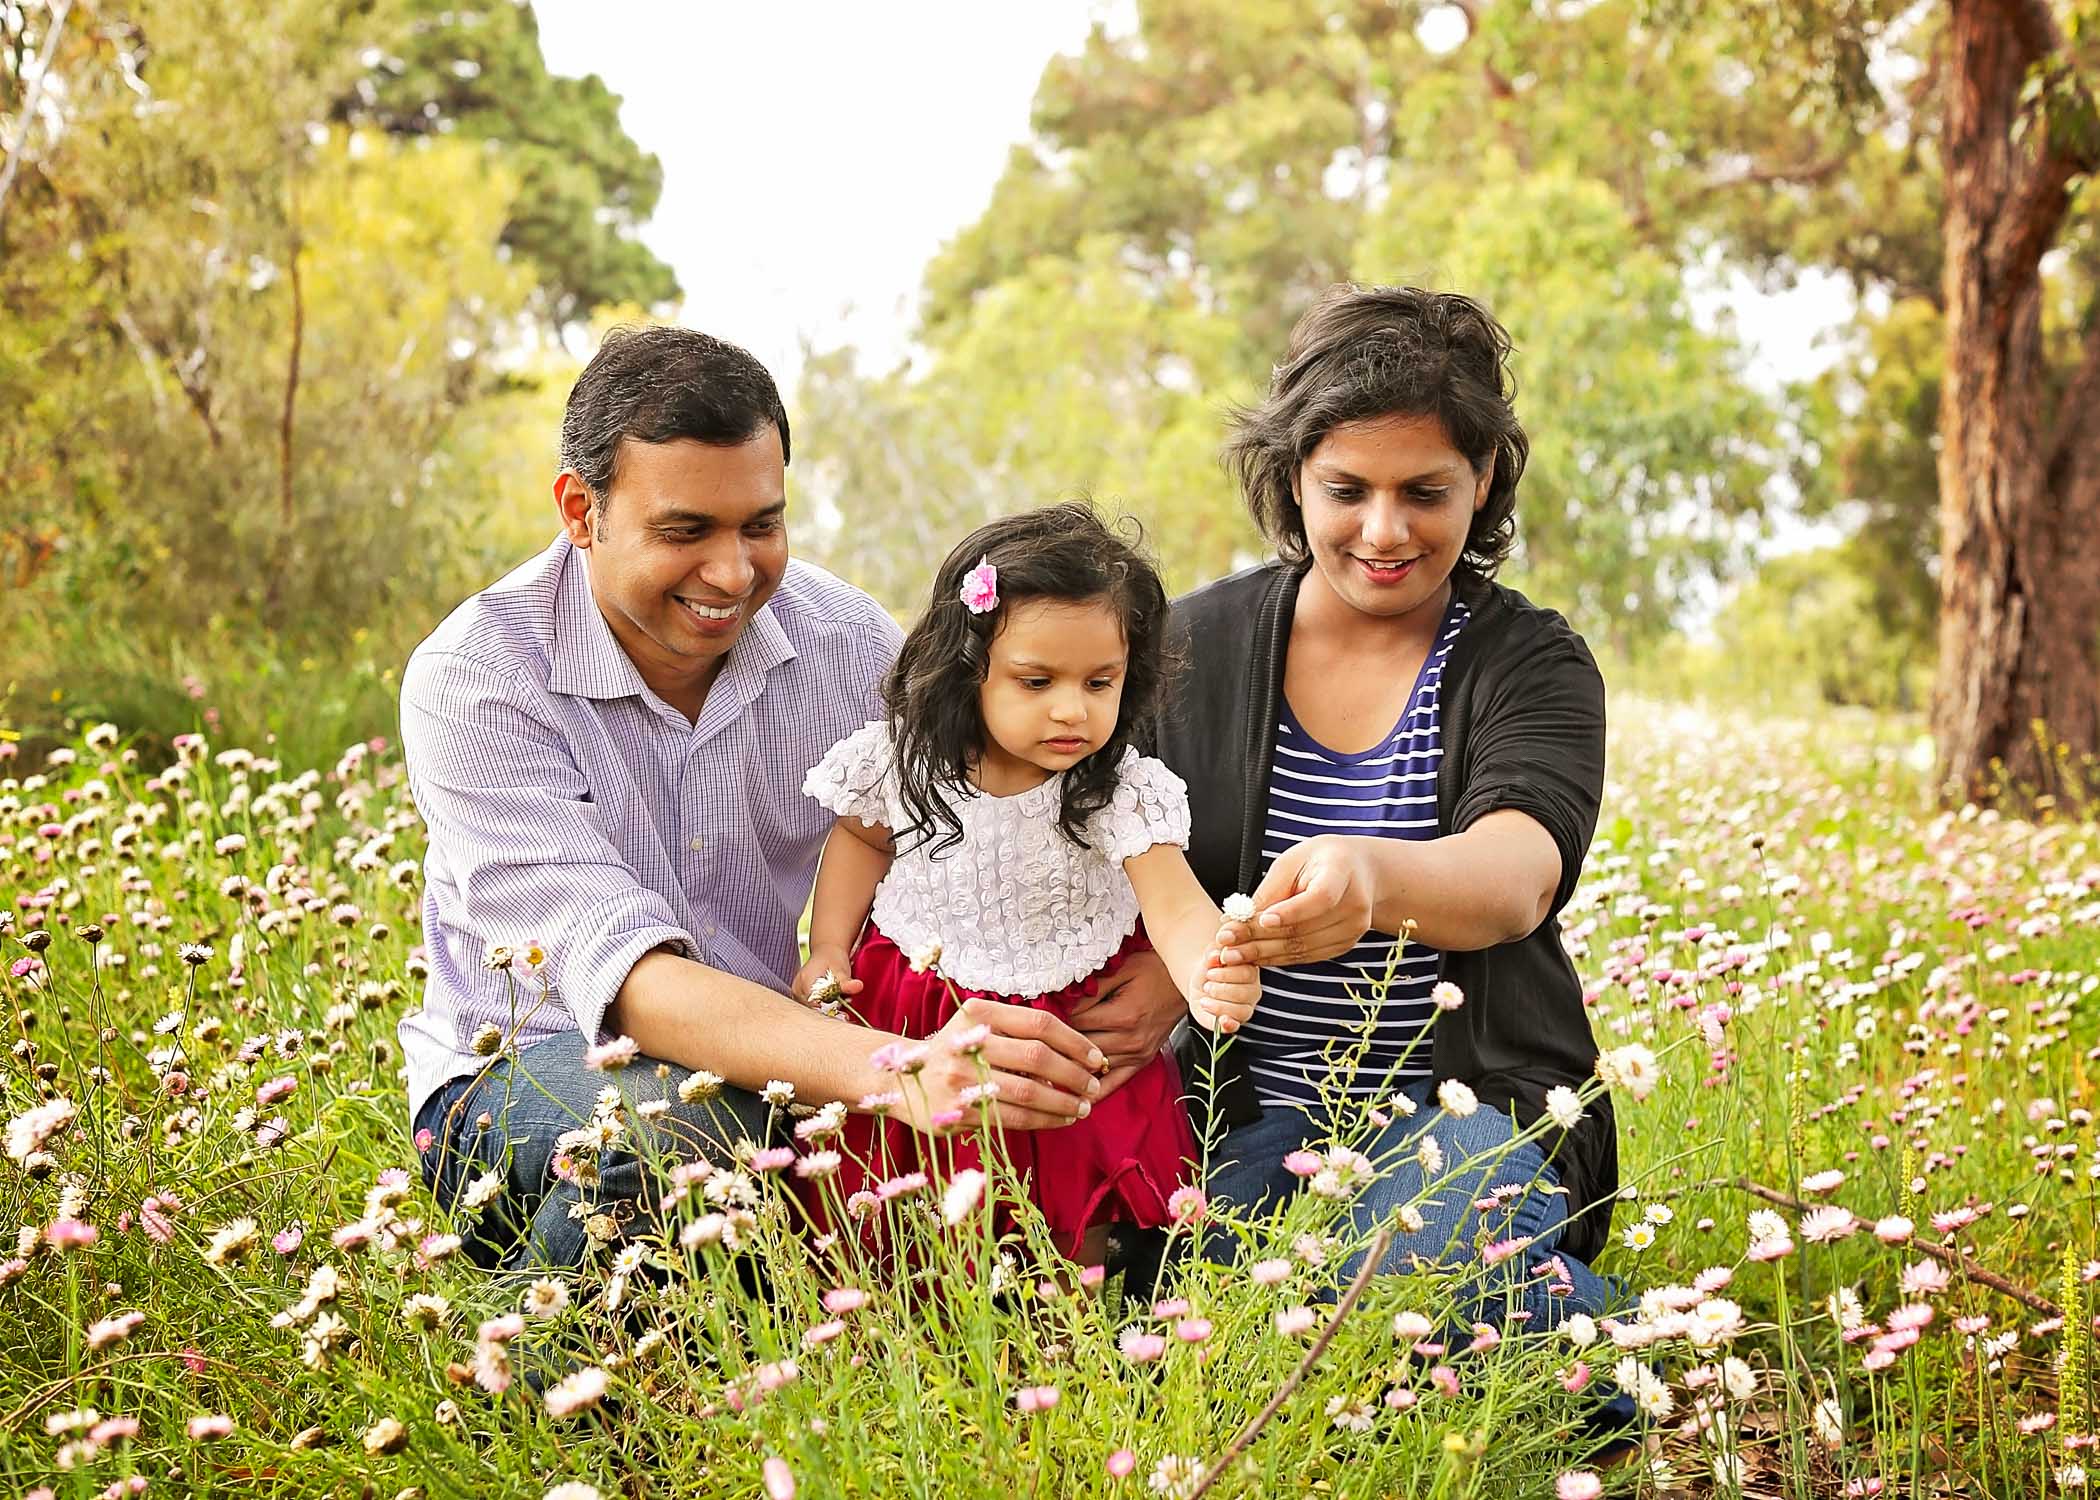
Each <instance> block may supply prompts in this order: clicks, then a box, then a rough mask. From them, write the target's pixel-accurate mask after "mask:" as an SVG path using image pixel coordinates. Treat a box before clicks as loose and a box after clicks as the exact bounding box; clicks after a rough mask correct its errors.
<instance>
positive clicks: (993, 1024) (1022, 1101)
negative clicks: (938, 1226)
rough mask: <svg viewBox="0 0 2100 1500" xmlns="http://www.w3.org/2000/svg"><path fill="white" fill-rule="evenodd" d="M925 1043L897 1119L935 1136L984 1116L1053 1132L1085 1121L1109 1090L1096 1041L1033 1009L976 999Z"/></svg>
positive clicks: (901, 1083) (902, 1089) (906, 1078)
mask: <svg viewBox="0 0 2100 1500" xmlns="http://www.w3.org/2000/svg"><path fill="white" fill-rule="evenodd" d="M980 1028H982V1029H981V1030H980ZM923 1045H924V1046H925V1048H926V1057H925V1062H924V1065H923V1066H922V1067H921V1068H920V1069H919V1071H918V1072H916V1073H907V1074H902V1075H899V1077H898V1078H897V1083H896V1088H897V1091H898V1092H899V1093H900V1094H901V1095H902V1096H903V1103H902V1104H901V1105H900V1106H899V1107H898V1113H899V1114H900V1115H901V1116H902V1117H903V1118H904V1119H905V1120H906V1121H907V1122H909V1123H910V1124H911V1125H912V1126H913V1128H915V1129H917V1130H921V1131H924V1132H926V1133H927V1134H930V1135H940V1134H945V1133H946V1132H948V1131H951V1130H968V1129H971V1128H973V1127H975V1126H976V1125H977V1124H979V1123H980V1122H981V1121H982V1120H984V1119H986V1118H989V1120H990V1121H991V1122H992V1123H995V1124H997V1125H1000V1126H1003V1127H1004V1128H1005V1129H1008V1130H1054V1129H1055V1128H1057V1127H1058V1126H1060V1125H1069V1124H1071V1123H1072V1122H1073V1121H1074V1120H1083V1119H1085V1118H1086V1117H1087V1115H1088V1114H1090V1113H1091V1112H1092V1111H1093V1108H1094V1105H1093V1101H1094V1100H1095V1099H1096V1098H1099V1097H1100V1096H1101V1094H1102V1092H1103V1089H1102V1086H1101V1081H1100V1079H1099V1078H1098V1077H1097V1076H1096V1074H1097V1073H1098V1072H1099V1071H1100V1069H1101V1067H1102V1066H1103V1064H1104V1063H1105V1062H1106V1061H1107V1060H1106V1059H1105V1058H1104V1057H1103V1056H1102V1055H1101V1053H1100V1052H1099V1051H1098V1050H1097V1049H1096V1048H1095V1047H1094V1045H1093V1043H1091V1042H1089V1041H1088V1040H1087V1039H1086V1038H1085V1037H1083V1036H1081V1035H1080V1034H1079V1033H1078V1032H1076V1031H1074V1030H1073V1029H1072V1028H1071V1027H1069V1026H1067V1025H1066V1024H1065V1023H1064V1022H1062V1021H1060V1020H1058V1018H1057V1017H1056V1016H1053V1015H1051V1014H1050V1012H1048V1011H1046V1010H1036V1009H1035V1008H1033V1007H1032V1006H1027V1005H1009V1004H1007V1003H1006V1002H1004V1001H1002V1000H986V999H982V998H974V997H973V998H971V999H968V1000H965V1001H963V1003H962V1006H961V1008H960V1009H958V1010H957V1011H956V1013H955V1014H954V1015H953V1016H951V1017H950V1018H949V1020H948V1024H947V1025H945V1026H943V1027H942V1028H941V1029H940V1030H939V1031H937V1032H935V1033H934V1034H933V1035H932V1036H930V1037H928V1038H927V1039H926V1041H925V1043H924V1044H923ZM987 1084H989V1085H991V1089H992V1092H991V1094H990V1096H989V1097H990V1104H989V1108H988V1110H987V1109H986V1106H985V1105H984V1102H983V1101H984V1099H985V1097H986V1096H985V1095H984V1094H983V1093H982V1092H981V1090H982V1089H983V1087H984V1086H985V1085H987ZM973 1091H980V1092H973ZM981 1111H983V1112H981Z"/></svg>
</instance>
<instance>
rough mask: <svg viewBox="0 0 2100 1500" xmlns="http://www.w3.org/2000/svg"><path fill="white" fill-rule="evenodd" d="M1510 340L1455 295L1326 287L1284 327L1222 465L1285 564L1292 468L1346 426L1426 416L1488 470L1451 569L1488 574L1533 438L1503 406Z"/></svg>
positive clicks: (1296, 542)
mask: <svg viewBox="0 0 2100 1500" xmlns="http://www.w3.org/2000/svg"><path fill="white" fill-rule="evenodd" d="M1510 350H1511V345H1510V338H1509V334H1508V332H1507V331H1506V330H1505V329H1504V328H1503V326H1502V325H1501V324H1500V323H1498V322H1496V321H1495V318H1494V315H1493V314H1492V313H1490V312H1489V311H1488V310H1487V309H1486V308H1485V307H1483V306H1481V305H1480V304H1479V303H1478V302H1475V301H1474V300H1473V299H1472V298H1471V297H1465V296H1461V295H1460V294H1459V293H1457V292H1428V291H1424V290H1422V289H1421V288H1420V287H1412V286H1352V285H1348V284H1346V283H1345V284H1343V285H1339V286H1335V287H1333V288H1331V289H1330V290H1329V291H1328V292H1327V294H1326V295H1325V296H1323V297H1322V298H1321V299H1320V300H1319V301H1318V302H1317V303H1315V304H1314V305H1313V307H1312V309H1311V310H1310V311H1308V312H1307V313H1306V314H1305V316H1304V317H1302V318H1300V319H1299V320H1298V326H1297V327H1296V328H1293V329H1292V330H1291V342H1290V347H1289V348H1288V349H1286V350H1285V351H1284V356H1283V363H1282V364H1279V365H1278V366H1276V369H1275V373H1274V375H1273V376H1272V378H1271V379H1270V382H1269V394H1268V398H1267V399H1266V400H1264V401H1263V402H1262V403H1261V404H1260V405H1258V406H1253V407H1247V408H1243V409H1241V410H1239V411H1236V412H1234V413H1233V419H1232V421H1233V432H1232V436H1231V438H1230V439H1229V440H1228V441H1227V442H1226V445H1225V465H1226V467H1227V468H1228V469H1230V470H1231V471H1232V472H1233V474H1234V476H1235V477H1236V478H1237V479H1238V480H1239V485H1240V493H1241V494H1242V495H1244V496H1245V497H1246V501H1247V508H1248V510H1250V511H1252V512H1253V513H1254V521H1255V524H1256V525H1258V526H1260V527H1261V529H1262V534H1263V535H1264V536H1266V537H1267V538H1268V539H1269V542H1270V544H1271V545H1272V546H1274V547H1275V548H1276V553H1277V555H1278V556H1279V557H1281V558H1282V559H1283V560H1284V561H1285V562H1288V563H1302V562H1304V561H1305V559H1306V557H1307V556H1308V553H1307V550H1306V541H1305V517H1304V515H1303V513H1302V512H1300V510H1299V509H1298V470H1299V469H1300V467H1302V466H1303V465H1304V463H1305V460H1306V459H1307V458H1309V457H1311V456H1312V451H1313V449H1315V448H1317V447H1319V446H1320V441H1321V439H1323V438H1325V437H1326V436H1327V434H1328V433H1330V432H1332V431H1333V430H1334V429H1335V428H1337V427H1339V426H1341V425H1342V424H1343V423H1345V422H1361V421H1366V420H1369V419H1372V418H1376V417H1386V416H1403V417H1434V418H1436V420H1437V421H1438V422H1440V423H1442V424H1443V428H1444V431H1445V433H1446V434H1447V435H1448V436H1449V437H1450V439H1451V445H1452V446H1453V447H1454V448H1456V449H1458V451H1459V452H1460V453H1462V454H1464V455H1465V459H1466V462H1467V463H1469V464H1471V465H1472V466H1473V472H1474V473H1475V474H1479V473H1483V472H1485V471H1486V469H1487V467H1488V465H1489V464H1491V463H1492V464H1493V465H1494V467H1495V477H1494V478H1493V479H1492V480H1490V481H1489V482H1488V493H1487V502H1486V503H1485V504H1484V505H1482V506H1481V507H1480V509H1479V510H1477V511H1475V512H1474V513H1473V524H1472V526H1471V528H1470V529H1469V530H1468V531H1467V533H1466V546H1465V551H1464V552H1463V553H1462V554H1461V555H1460V557H1459V560H1458V566H1459V570H1460V571H1461V572H1464V573H1468V574H1471V575H1472V576H1473V577H1475V578H1492V577H1493V576H1494V574H1495V570H1496V569H1497V568H1499V567H1500V566H1501V565H1502V563H1503V561H1504V560H1505V559H1506V558H1508V556H1509V554H1510V552H1511V551H1512V550H1513V549H1514V548H1515V547H1516V543H1517V518H1516V509H1517V481H1518V480H1520V479H1522V478H1523V477H1524V461H1525V459H1527V458H1528V457H1530V454H1531V443H1530V440H1529V439H1528V438H1526V437H1525V435H1524V428H1523V426H1522V425H1521V424H1520V423H1519V422H1518V421H1517V414H1516V411H1515V409H1514V407H1513V406H1512V405H1511V403H1512V401H1513V400H1514V398H1515V396H1516V382H1515V381H1514V380H1513V379H1512V378H1511V376H1510V372H1509V356H1510Z"/></svg>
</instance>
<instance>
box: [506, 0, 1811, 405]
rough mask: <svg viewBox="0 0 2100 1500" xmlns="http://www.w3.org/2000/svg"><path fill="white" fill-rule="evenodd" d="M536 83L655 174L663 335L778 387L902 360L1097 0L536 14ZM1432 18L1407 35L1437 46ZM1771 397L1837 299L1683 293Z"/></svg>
mask: <svg viewBox="0 0 2100 1500" xmlns="http://www.w3.org/2000/svg"><path fill="white" fill-rule="evenodd" d="M534 10H535V12H536V14H537V15H538V17H539V22H540V35H541V39H542V44H543V46H544V49H545V52H546V56H547V62H548V66H549V67H550V68H552V69H553V70H554V71H555V72H557V73H568V74H581V73H597V74H598V75H599V76H600V77H602V78H603V79H604V80H605V81H606V84H607V85H608V86H609V87H610V88H611V89H612V90H613V91H614V92H615V93H617V94H619V95H620V96H621V98H622V100H623V103H622V105H621V112H620V118H621V122H622V124H624V125H625V127H626V129H627V132H628V134H629V135H631V136H633V137H634V138H635V139H636V140H637V141H639V142H640V143H641V144H642V145H643V146H644V147H646V148H647V149H649V150H651V151H654V152H655V153H656V154H657V156H658V157H659V158H660V159H661V160H662V162H663V168H664V192H663V199H662V201H661V202H660V203H659V205H658V207H657V210H656V216H655V219H654V221H653V222H652V223H651V224H650V226H649V227H648V229H647V231H646V233H645V238H646V239H647V240H648V242H649V244H650V246H651V247H652V248H653V249H655V251H656V252H657V254H659V255H660V256H662V257H663V258H664V259H665V260H667V261H668V262H670V264H671V265H672V266H673V267H675V268H676V270H677V272H678V279H679V281H680V283H681V284H682V285H683V286H684V288H685V297H686V300H685V309H684V313H683V321H684V322H686V323H687V324H689V325H691V326H693V327H695V328H703V329H705V330H706V331H708V332H709V333H714V334H719V335H721V336H722V337H724V338H727V339H732V340H734V341H735V342H737V343H740V344H743V345H744V346H745V347H746V348H748V349H750V350H751V351H752V353H754V354H756V355H757V356H758V357H759V358H760V359H762V360H763V361H764V362H765V363H766V365H767V367H768V368H770V369H771V370H772V371H773V373H774V375H775V377H776V378H777V379H778V380H779V381H780V384H781V387H782V389H783V390H788V391H792V389H793V388H794V382H795V378H796V374H797V372H798V371H799V369H800V365H801V355H800V351H801V346H802V342H803V340H804V339H808V340H810V341H811V342H813V343H814V344H815V345H816V346H817V347H819V348H827V347H831V346H834V345H837V344H840V343H846V342H851V343H853V344H856V345H857V346H859V347H860V348H861V349H862V350H863V351H864V354H865V356H866V357H865V358H864V359H863V365H864V367H865V366H870V365H872V366H875V367H881V366H884V365H886V364H888V363H890V362H893V361H895V360H896V359H898V358H900V357H901V356H902V354H903V353H904V351H905V346H906V341H907V339H908V336H909V333H910V330H911V326H912V311H913V307H914V303H915V299H916V297H917V295H918V289H919V282H920V278H921V275H922V273H923V271H924V269H925V266H926V263H927V261H928V260H930V259H931V258H932V256H933V255H934V253H935V252H936V251H937V250H939V249H940V247H941V245H942V243H943V242H944V241H946V240H947V239H948V238H949V237H950V236H952V235H953V234H954V233H955V232H956V231H957V230H959V229H961V228H962V227H963V226H965V225H967V224H968V223H970V222H971V221H972V220H973V219H975V218H976V217H977V215H978V214H979V213H980V212H981V211H982V210H983V208H984V206H985V204H986V203H987V202H988V201H989V198H990V194H991V190H992V185H993V183H994V182H995V181H996V180H997V179H998V176H999V173H1000V170H1001V168H1002V166H1003V165H1004V163H1005V160H1006V153H1007V150H1008V148H1009V147H1010V146H1011V145H1012V144H1013V143H1015V142H1017V141H1020V140H1022V139H1024V138H1025V137H1026V135H1027V133H1028V117H1029V103H1030V101H1031V99H1032V98H1033V97H1034V94H1035V89H1036V84H1037V82H1038V81H1039V80H1040V79H1041V77H1042V72H1043V67H1044V65H1045V64H1046V63H1047V62H1048V61H1049V60H1050V58H1051V57H1052V56H1054V55H1055V54H1057V53H1058V52H1062V51H1070V50H1073V49H1075V48H1077V47H1078V46H1079V45H1080V44H1081V43H1082V42H1083V41H1084V40H1085V39H1086V35H1087V30H1088V26H1089V24H1090V22H1091V20H1092V18H1093V17H1094V16H1095V15H1096V14H1097V13H1098V14H1103V15H1106V16H1108V17H1110V18H1111V20H1112V22H1113V23H1114V25H1115V29H1121V27H1122V26H1123V25H1125V24H1127V21H1125V20H1124V19H1123V18H1124V17H1126V16H1127V14H1128V11H1127V6H1126V5H1119V4H1117V3H1116V0H877V3H870V0H736V3H725V0H683V3H681V0H663V3H649V0H537V3H536V5H535V6H534ZM1462 28H1463V22H1462V21H1461V20H1459V19H1458V18H1457V14H1456V11H1455V9H1454V8H1452V7H1448V6H1446V7H1441V8H1440V9H1439V10H1436V11H1432V12H1430V13H1429V15H1428V17H1427V18H1426V19H1425V21H1424V24H1423V27H1422V30H1421V32H1420V35H1421V36H1422V39H1423V40H1424V42H1425V43H1428V44H1430V45H1432V46H1448V45H1453V44H1455V43H1456V42H1457V41H1458V40H1459V39H1460V37H1461V36H1462V34H1463V32H1462ZM1693 305H1694V308H1695V311H1696V312H1697V313H1698V314H1699V315H1700V316H1702V317H1711V316H1714V315H1715V314H1717V313H1718V312H1719V311H1720V310H1721V309H1723V308H1727V309H1732V310H1733V311H1734V312H1735V313H1736V316H1737V318H1738V320H1739V324H1740V327H1741V329H1742V331H1743V332H1744V333H1745V334H1746V335H1747V337H1748V339H1749V341H1750V343H1751V345H1752V348H1753V351H1754V354H1753V360H1752V375H1753V378H1757V379H1760V380H1763V381H1769V382H1776V381H1779V380H1783V379H1787V378H1799V377H1802V376H1805V375H1809V374H1812V373H1814V372H1815V371H1817V370H1819V369H1821V368H1822V367H1823V366H1824V365H1825V364H1826V363H1827V362H1828V356H1827V354H1825V353H1824V352H1823V351H1822V350H1820V349H1818V348H1817V346H1816V342H1815V340H1816V335H1817V334H1818V333H1819V332H1820V331H1821V330H1822V329H1824V328H1827V327H1828V326H1829V325H1830V324H1831V323H1832V322H1833V321H1834V320H1836V319H1839V318H1842V317H1843V316H1844V315H1845V313H1846V310H1847V309H1846V300H1845V295H1844V292H1843V289H1842V288H1841V287H1839V286H1836V285H1835V284H1834V283H1831V282H1828V281H1822V282H1811V283H1809V284H1807V285H1804V286H1803V287H1801V288H1799V289H1797V290H1796V291H1794V292H1790V293H1788V294H1786V295H1784V296H1780V297H1765V296H1761V295H1759V294H1758V293H1757V292H1756V291H1755V290H1754V289H1752V288H1751V287H1750V286H1749V285H1748V284H1747V283H1744V282H1738V283H1736V284H1734V285H1733V286H1730V287H1726V288H1707V289H1702V290H1701V291H1700V292H1699V293H1698V294H1697V295H1695V297H1694V299H1693Z"/></svg>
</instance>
